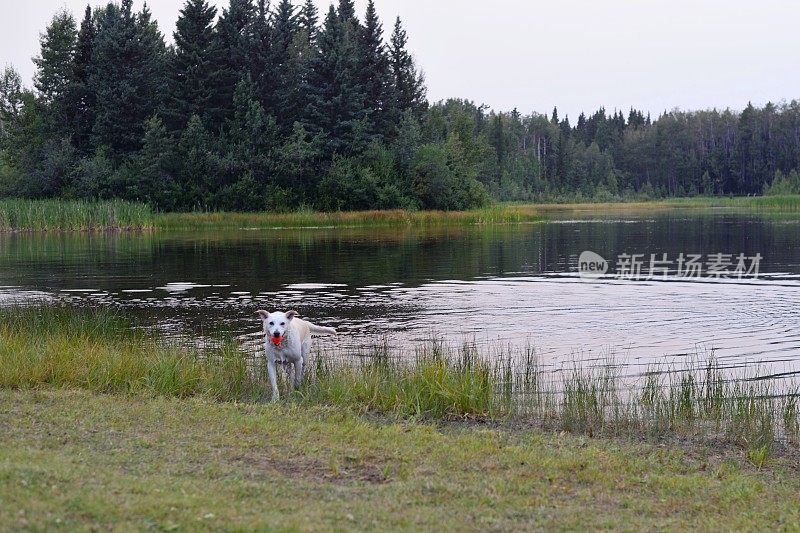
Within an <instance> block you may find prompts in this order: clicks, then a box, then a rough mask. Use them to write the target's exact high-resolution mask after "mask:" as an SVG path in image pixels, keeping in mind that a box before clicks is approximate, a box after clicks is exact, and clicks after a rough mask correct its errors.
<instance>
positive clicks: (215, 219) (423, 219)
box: [156, 204, 541, 230]
mask: <svg viewBox="0 0 800 533" xmlns="http://www.w3.org/2000/svg"><path fill="white" fill-rule="evenodd" d="M538 220H541V217H540V216H539V214H538V213H537V212H536V211H535V210H534V209H533V208H532V207H531V206H527V205H505V204H497V205H494V206H490V207H486V208H481V209H474V210H470V211H405V210H400V209H388V210H374V211H340V212H330V213H323V212H317V211H308V210H305V211H297V212H290V213H226V212H216V213H214V212H208V213H165V214H162V215H159V216H158V218H157V222H156V224H157V226H158V227H159V228H161V229H167V230H185V229H198V228H200V229H225V228H235V229H240V228H303V227H356V226H437V225H458V224H500V223H520V222H535V221H538Z"/></svg>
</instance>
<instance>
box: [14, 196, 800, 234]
mask: <svg viewBox="0 0 800 533" xmlns="http://www.w3.org/2000/svg"><path fill="white" fill-rule="evenodd" d="M719 207H726V208H741V209H748V210H755V211H770V212H795V211H798V210H800V195H787V196H758V197H734V198H727V197H697V198H672V199H662V200H652V201H632V202H613V203H592V202H587V203H580V204H555V203H554V204H530V203H527V204H526V203H520V204H517V203H501V204H494V205H491V206H489V207H485V208H481V209H474V210H470V211H404V210H397V209H395V210H374V211H343V212H332V213H323V212H316V211H310V210H301V211H296V212H290V213H229V212H201V213H161V214H156V213H154V212H153V211H152V210H151V209H150V208H149V207H148V206H147V205H145V204H141V203H132V202H123V201H117V200H112V201H100V202H94V201H82V200H20V199H4V200H0V232H9V231H37V232H38V231H41V232H44V231H107V230H129V231H130V230H133V231H141V230H153V229H158V230H165V231H167V230H192V231H195V230H220V229H236V230H238V229H243V228H250V229H268V228H310V227H314V228H317V227H331V228H336V227H389V226H455V225H475V224H514V223H525V222H537V221H541V220H543V214H546V213H547V212H548V211H553V210H570V209H574V210H586V209H589V210H617V209H626V210H632V209H645V210H650V209H667V208H719Z"/></svg>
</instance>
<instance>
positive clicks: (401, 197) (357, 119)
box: [0, 0, 800, 210]
mask: <svg viewBox="0 0 800 533" xmlns="http://www.w3.org/2000/svg"><path fill="white" fill-rule="evenodd" d="M173 37H174V39H173V41H174V43H173V44H172V45H169V46H168V45H167V44H166V43H165V40H164V37H163V35H162V34H161V32H160V30H159V28H158V26H157V24H156V23H155V21H153V20H152V18H151V15H150V12H149V11H148V9H147V7H145V8H144V9H143V10H142V11H140V12H134V11H133V10H132V0H123V1H122V2H121V4H115V3H109V4H108V5H106V6H105V7H102V8H99V9H96V10H92V9H91V8H89V7H87V8H86V12H85V15H84V17H83V19H82V21H81V22H80V23H78V22H77V21H76V20H75V19H74V18H73V16H72V15H71V14H70V13H68V12H60V13H57V14H56V15H55V16H54V18H53V20H52V22H51V23H50V25H49V26H48V27H47V29H46V31H45V32H44V33H43V34H42V36H41V50H40V53H39V55H38V56H37V58H36V59H35V60H34V61H35V63H36V67H37V71H36V75H35V78H34V89H33V90H29V89H26V88H24V87H23V86H22V83H21V80H20V77H19V75H18V74H17V73H16V72H15V71H14V70H13V69H11V68H6V69H5V71H4V72H3V73H2V77H0V195H3V196H20V197H30V198H52V197H64V198H121V199H126V200H140V201H146V202H149V203H151V204H152V205H153V206H154V207H156V208H158V209H161V210H193V209H232V210H289V209H294V208H297V207H300V206H308V207H313V208H316V209H326V210H337V209H367V208H392V207H404V208H411V209H417V208H438V209H464V208H469V207H474V206H478V205H481V204H484V203H486V202H487V201H488V200H489V199H491V198H495V199H503V200H558V199H564V200H573V199H580V198H586V199H588V198H597V199H613V198H619V197H631V196H642V197H659V196H684V195H696V194H705V195H716V194H735V195H739V194H759V193H762V192H764V191H766V192H776V193H787V192H789V193H791V192H797V193H800V177H799V176H798V173H797V169H798V168H800V104H798V103H797V102H796V101H792V102H791V103H790V104H781V105H779V106H775V105H772V104H768V105H766V106H765V107H763V108H760V109H759V108H755V107H753V106H748V107H747V109H745V110H744V111H743V112H741V113H736V112H732V111H728V110H726V111H702V112H692V113H689V112H678V111H675V112H669V113H666V112H665V113H664V114H662V115H661V116H660V117H658V118H657V119H655V120H652V121H651V119H650V117H649V116H644V114H643V113H642V112H640V111H637V110H634V109H631V110H630V112H629V113H628V114H627V116H625V115H623V114H622V113H621V112H619V111H615V112H613V113H611V114H608V113H606V112H605V110H602V109H601V110H599V111H598V112H596V113H594V114H593V115H591V116H589V117H586V116H584V115H581V116H580V117H578V120H577V122H576V123H575V124H574V125H572V124H570V121H569V119H568V118H566V117H565V118H563V119H560V118H559V117H558V113H557V110H554V111H553V114H552V116H545V115H540V114H537V113H533V114H530V115H527V116H523V115H521V114H520V113H519V112H517V111H516V110H514V111H512V112H510V113H497V112H494V111H489V110H487V109H486V108H485V107H482V106H477V105H475V104H473V103H472V102H469V101H464V100H456V99H451V100H447V101H444V102H439V103H436V104H433V105H429V103H428V102H427V100H426V91H425V85H424V79H423V76H422V74H421V72H420V71H419V70H418V68H417V66H416V65H415V62H414V60H413V58H412V57H411V55H410V53H409V52H408V49H407V39H408V38H407V35H406V32H405V31H404V29H403V27H402V24H401V22H400V19H399V18H398V19H397V21H396V22H395V24H394V27H393V29H392V31H391V32H390V34H389V35H388V36H387V35H384V30H383V25H382V22H381V21H380V20H379V18H378V16H377V13H376V10H375V5H374V2H373V1H370V2H369V4H368V7H367V11H366V13H364V14H363V16H361V17H360V16H359V15H357V14H356V13H355V9H354V5H353V1H352V0H339V2H338V5H337V6H331V8H330V10H329V11H328V12H327V13H326V14H325V15H324V16H321V14H319V13H318V12H317V10H316V8H315V6H314V4H313V2H312V1H311V0H306V2H305V3H304V4H302V5H300V6H295V5H293V4H292V2H291V0H280V1H278V2H277V4H275V5H270V4H269V3H268V2H267V0H230V3H229V5H228V6H227V8H225V9H223V10H222V11H221V13H219V14H218V13H217V11H216V8H214V7H212V6H210V5H209V4H208V2H207V1H206V0H187V2H186V3H185V5H184V7H183V9H182V10H181V13H180V17H179V20H178V23H177V25H176V29H175V32H174V34H173Z"/></svg>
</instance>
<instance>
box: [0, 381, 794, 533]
mask: <svg viewBox="0 0 800 533" xmlns="http://www.w3.org/2000/svg"><path fill="white" fill-rule="evenodd" d="M0 427H2V428H3V431H2V432H0V501H1V502H2V505H0V528H3V529H8V530H34V531H43V530H65V531H75V530H85V531H88V530H105V529H114V530H124V531H127V530H158V531H172V530H175V531H195V530H215V531H219V530H225V531H249V530H266V531H329V530H337V531H365V530H369V531H395V530H408V531H434V530H435V531H479V530H480V531H486V530H497V531H518V530H540V529H541V530H575V529H579V530H598V529H624V530H653V529H656V530H661V529H668V530H686V529H697V528H698V527H699V528H702V529H708V530H720V531H731V530H737V531H738V530H780V529H793V528H794V527H795V526H796V524H798V523H799V521H800V498H798V494H800V478H798V476H797V471H796V467H794V466H793V465H792V464H791V462H789V461H783V460H778V461H776V462H775V463H773V464H772V465H771V467H770V468H769V469H757V468H756V467H754V466H751V465H750V464H749V463H748V462H746V461H744V460H743V458H742V457H741V455H739V454H737V453H735V452H730V451H726V450H724V449H719V448H711V447H693V448H690V449H680V448H672V449H670V448H664V447H663V446H658V445H652V444H647V443H635V442H627V441H621V440H608V439H597V438H587V437H584V436H575V435H569V434H562V433H547V432H541V431H539V430H535V429H512V428H508V427H505V426H491V425H474V424H466V425H465V424H462V423H455V424H445V425H437V426H434V425H430V424H427V423H420V422H413V421H393V420H390V419H385V418H376V417H363V416H359V415H357V414H354V413H353V412H352V411H350V410H346V409H341V408H337V407H322V406H313V407H312V406H303V405H297V404H293V403H289V404H279V405H253V404H249V405H248V404H235V403H217V402H208V401H206V400H204V399H202V398H197V399H174V398H163V397H161V398H148V397H142V396H138V395H136V396H119V395H95V394H92V393H88V392H85V391H76V390H53V389H47V390H32V391H31V390H23V391H10V390H1V389H0Z"/></svg>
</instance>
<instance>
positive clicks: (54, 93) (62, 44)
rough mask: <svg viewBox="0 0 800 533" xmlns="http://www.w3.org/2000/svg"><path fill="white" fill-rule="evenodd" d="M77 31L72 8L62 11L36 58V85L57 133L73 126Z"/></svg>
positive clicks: (51, 24) (48, 117)
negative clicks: (71, 98)
mask: <svg viewBox="0 0 800 533" xmlns="http://www.w3.org/2000/svg"><path fill="white" fill-rule="evenodd" d="M77 35H78V30H77V27H76V25H75V19H74V18H73V17H72V15H71V14H70V13H69V12H67V11H59V12H58V13H56V14H55V16H53V19H52V20H51V22H50V24H49V25H48V26H47V29H46V30H45V32H44V33H43V34H42V35H41V37H40V40H39V42H40V44H41V51H40V53H39V56H38V57H35V58H34V59H33V62H34V64H35V65H36V74H35V75H34V78H33V85H34V87H36V90H37V91H38V93H39V96H40V98H41V100H42V103H43V104H44V105H45V107H46V109H47V111H46V118H47V119H48V122H49V128H50V129H51V130H52V131H53V133H58V134H60V133H63V132H65V131H68V130H69V127H68V126H69V125H68V120H67V119H68V111H67V99H68V95H69V89H70V87H71V85H72V83H73V68H72V66H73V60H74V57H75V44H76V40H77Z"/></svg>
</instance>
